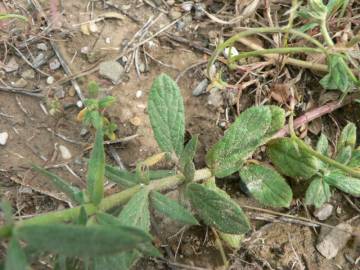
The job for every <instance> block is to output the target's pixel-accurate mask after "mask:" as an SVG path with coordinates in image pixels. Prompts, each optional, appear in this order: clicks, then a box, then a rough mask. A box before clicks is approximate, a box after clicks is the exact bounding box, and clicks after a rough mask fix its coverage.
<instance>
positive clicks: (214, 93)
mask: <svg viewBox="0 0 360 270" xmlns="http://www.w3.org/2000/svg"><path fill="white" fill-rule="evenodd" d="M208 104H209V105H212V106H214V107H216V108H219V107H221V106H222V105H223V104H224V99H223V96H222V91H221V90H220V89H218V88H213V89H211V90H210V95H209V96H208Z"/></svg>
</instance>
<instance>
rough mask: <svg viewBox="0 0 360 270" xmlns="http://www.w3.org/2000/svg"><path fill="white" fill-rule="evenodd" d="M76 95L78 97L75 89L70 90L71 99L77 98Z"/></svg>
mask: <svg viewBox="0 0 360 270" xmlns="http://www.w3.org/2000/svg"><path fill="white" fill-rule="evenodd" d="M75 95H76V91H75V89H74V88H72V87H71V88H70V89H69V96H70V97H75Z"/></svg>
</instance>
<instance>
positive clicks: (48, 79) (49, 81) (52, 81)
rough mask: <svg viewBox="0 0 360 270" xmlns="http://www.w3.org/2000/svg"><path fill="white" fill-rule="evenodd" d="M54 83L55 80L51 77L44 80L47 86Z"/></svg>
mask: <svg viewBox="0 0 360 270" xmlns="http://www.w3.org/2000/svg"><path fill="white" fill-rule="evenodd" d="M54 81H55V79H54V77H53V76H49V77H47V79H46V83H47V84H53V83H54Z"/></svg>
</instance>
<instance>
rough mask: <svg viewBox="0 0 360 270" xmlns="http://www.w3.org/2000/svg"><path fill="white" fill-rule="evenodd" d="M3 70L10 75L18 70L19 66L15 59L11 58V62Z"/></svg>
mask: <svg viewBox="0 0 360 270" xmlns="http://www.w3.org/2000/svg"><path fill="white" fill-rule="evenodd" d="M3 69H4V70H5V71H6V72H8V73H9V72H13V71H16V70H18V69H19V64H18V63H17V62H16V59H15V57H11V58H10V60H9V62H8V63H7V64H6V65H5V66H3Z"/></svg>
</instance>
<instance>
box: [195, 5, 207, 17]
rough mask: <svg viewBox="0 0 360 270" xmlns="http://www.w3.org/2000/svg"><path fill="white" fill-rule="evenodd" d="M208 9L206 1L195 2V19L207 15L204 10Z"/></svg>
mask: <svg viewBox="0 0 360 270" xmlns="http://www.w3.org/2000/svg"><path fill="white" fill-rule="evenodd" d="M205 9H206V5H205V4H204V3H196V4H195V15H194V18H195V19H197V20H198V19H200V18H201V17H202V16H204V15H205V12H204V10H205Z"/></svg>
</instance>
